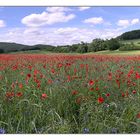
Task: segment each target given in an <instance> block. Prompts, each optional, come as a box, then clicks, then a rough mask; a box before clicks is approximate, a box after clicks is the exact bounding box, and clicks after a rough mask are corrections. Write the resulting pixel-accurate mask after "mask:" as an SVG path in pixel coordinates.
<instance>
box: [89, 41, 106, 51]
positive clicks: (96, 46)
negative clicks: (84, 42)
mask: <svg viewBox="0 0 140 140" xmlns="http://www.w3.org/2000/svg"><path fill="white" fill-rule="evenodd" d="M106 49H107V45H106V44H105V41H104V40H102V39H98V38H97V39H94V40H93V41H92V42H91V43H90V44H89V47H88V52H97V51H102V50H106Z"/></svg>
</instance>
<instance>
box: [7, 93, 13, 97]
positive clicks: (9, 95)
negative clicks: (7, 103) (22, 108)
mask: <svg viewBox="0 0 140 140" xmlns="http://www.w3.org/2000/svg"><path fill="white" fill-rule="evenodd" d="M13 96H14V93H13V92H7V93H6V97H7V98H11V97H13Z"/></svg>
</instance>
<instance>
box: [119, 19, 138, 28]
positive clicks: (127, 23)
mask: <svg viewBox="0 0 140 140" xmlns="http://www.w3.org/2000/svg"><path fill="white" fill-rule="evenodd" d="M139 22H140V21H139V19H138V18H134V19H130V20H128V19H123V20H119V21H118V22H117V25H118V26H121V27H125V28H127V27H128V26H131V25H135V24H138V23H139Z"/></svg>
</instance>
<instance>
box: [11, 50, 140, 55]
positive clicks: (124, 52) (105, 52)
mask: <svg viewBox="0 0 140 140" xmlns="http://www.w3.org/2000/svg"><path fill="white" fill-rule="evenodd" d="M22 53H24V54H58V53H52V52H47V51H40V50H32V51H21V52H11V53H9V54H22ZM65 54H79V53H65ZM85 54H106V55H140V50H136V51H119V50H115V51H109V50H106V51H99V52H90V53H85Z"/></svg>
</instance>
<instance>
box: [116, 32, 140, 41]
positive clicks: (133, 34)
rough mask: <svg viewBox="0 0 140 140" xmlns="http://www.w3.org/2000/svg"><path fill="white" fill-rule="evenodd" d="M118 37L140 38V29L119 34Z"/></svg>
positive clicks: (127, 38)
mask: <svg viewBox="0 0 140 140" xmlns="http://www.w3.org/2000/svg"><path fill="white" fill-rule="evenodd" d="M117 38H118V39H120V40H132V39H140V30H133V31H129V32H125V33H123V34H122V35H120V36H118V37H117Z"/></svg>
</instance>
